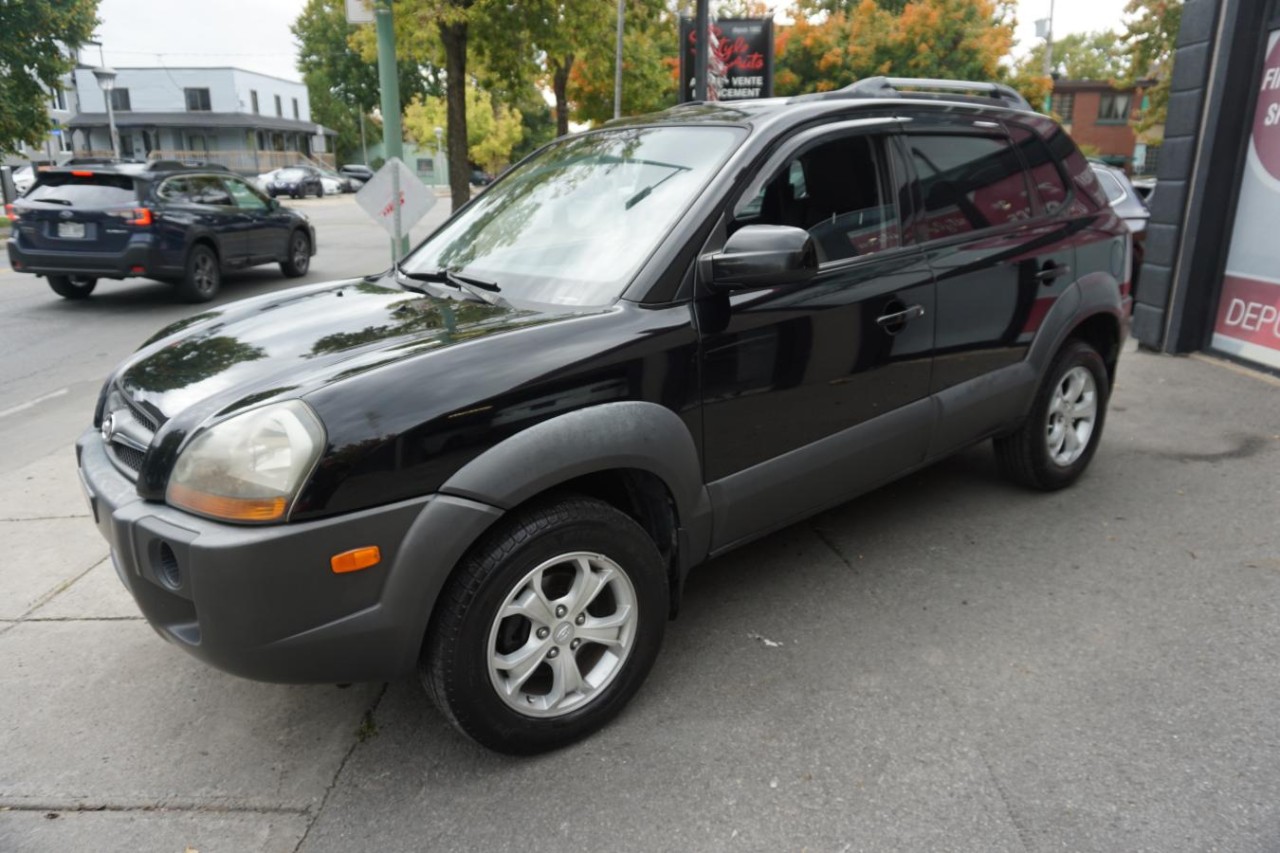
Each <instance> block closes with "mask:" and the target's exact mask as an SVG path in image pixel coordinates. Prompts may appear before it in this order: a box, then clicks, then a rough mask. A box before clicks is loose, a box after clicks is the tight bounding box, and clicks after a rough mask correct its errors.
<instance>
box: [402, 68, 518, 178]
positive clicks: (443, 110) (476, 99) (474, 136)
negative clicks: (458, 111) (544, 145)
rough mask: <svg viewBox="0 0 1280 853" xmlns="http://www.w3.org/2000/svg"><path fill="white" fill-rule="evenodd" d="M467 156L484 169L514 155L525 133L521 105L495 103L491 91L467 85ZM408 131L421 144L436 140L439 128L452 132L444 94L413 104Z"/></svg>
mask: <svg viewBox="0 0 1280 853" xmlns="http://www.w3.org/2000/svg"><path fill="white" fill-rule="evenodd" d="M466 96H467V159H468V160H469V161H470V162H473V163H476V164H478V165H479V166H480V167H481V168H482V169H484V170H486V171H489V172H496V171H498V170H499V169H501V168H502V167H503V166H505V165H506V164H507V163H508V162H510V159H511V151H512V149H514V148H515V146H516V145H517V144H518V143H519V142H520V138H521V136H523V134H524V126H523V124H522V123H521V115H520V111H519V110H518V109H515V108H514V107H508V106H507V105H506V104H495V103H494V102H493V99H492V97H491V96H490V94H489V93H488V92H486V91H484V90H483V89H480V88H479V87H478V86H475V85H471V86H468V87H467V90H466ZM404 126H405V131H406V132H407V133H408V134H409V135H410V136H411V137H413V139H414V140H415V141H416V142H417V143H418V144H419V145H430V144H431V143H432V142H434V141H435V129H436V128H437V127H443V128H444V129H445V135H446V136H447V135H448V132H449V110H448V104H447V103H446V101H445V99H444V98H425V99H423V100H421V101H415V102H414V103H412V104H410V105H409V108H408V109H407V110H406V111H405V116H404Z"/></svg>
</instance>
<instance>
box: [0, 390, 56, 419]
mask: <svg viewBox="0 0 1280 853" xmlns="http://www.w3.org/2000/svg"><path fill="white" fill-rule="evenodd" d="M70 390H71V389H70V388H60V389H58V390H57V391H54V392H53V393H52V394H45V395H44V396H43V397H36V398H35V399H34V400H28V401H27V402H25V403H19V404H18V405H16V406H14V407H13V408H12V409H5V410H4V411H3V412H0V418H7V417H9V415H16V414H17V413H18V412H25V411H26V410H27V409H33V408H35V407H36V406H38V405H40V404H41V403H43V402H45V401H47V400H53V399H55V398H57V397H61V396H63V395H64V394H66V393H67V392H68V391H70Z"/></svg>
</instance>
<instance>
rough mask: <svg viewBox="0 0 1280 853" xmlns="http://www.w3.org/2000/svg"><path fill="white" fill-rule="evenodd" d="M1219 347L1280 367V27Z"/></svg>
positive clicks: (1258, 117)
mask: <svg viewBox="0 0 1280 853" xmlns="http://www.w3.org/2000/svg"><path fill="white" fill-rule="evenodd" d="M1260 83H1261V89H1260V91H1259V94H1258V109H1257V110H1256V111H1255V113H1254V119H1253V130H1252V133H1251V135H1250V137H1249V153H1248V165H1247V166H1246V167H1245V170H1244V179H1243V181H1242V182H1241V184H1240V200H1239V202H1238V203H1237V205H1236V221H1235V228H1234V229H1233V230H1232V233H1231V250H1230V252H1229V253H1228V255H1227V271H1226V275H1225V276H1223V281H1222V296H1221V297H1220V299H1219V301H1218V316H1217V319H1216V322H1215V323H1214V326H1213V348H1214V349H1216V350H1220V351H1221V352H1224V353H1229V354H1231V355H1234V356H1237V357H1239V358H1243V359H1247V360H1249V361H1254V362H1257V363H1259V364H1262V365H1266V366H1267V367H1271V368H1276V369H1280V245H1278V244H1277V242H1276V239H1275V236H1274V231H1275V223H1276V222H1280V30H1277V31H1275V32H1273V33H1271V37H1270V39H1269V41H1268V43H1267V61H1266V62H1265V63H1264V64H1263V68H1262V74H1261V81H1260Z"/></svg>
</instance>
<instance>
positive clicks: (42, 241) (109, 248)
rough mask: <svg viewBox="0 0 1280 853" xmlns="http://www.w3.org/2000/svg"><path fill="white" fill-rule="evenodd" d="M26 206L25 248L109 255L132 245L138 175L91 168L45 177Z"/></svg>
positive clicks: (22, 232) (26, 198)
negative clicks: (133, 175)
mask: <svg viewBox="0 0 1280 853" xmlns="http://www.w3.org/2000/svg"><path fill="white" fill-rule="evenodd" d="M20 205H21V212H22V221H23V227H22V228H20V229H19V230H18V239H20V240H21V241H22V245H23V248H27V249H36V250H39V251H56V252H60V253H62V252H65V253H68V254H72V255H75V254H84V255H86V256H88V255H94V254H96V255H107V256H109V255H117V254H120V253H121V252H123V251H124V250H125V246H126V245H127V244H128V243H129V239H130V235H131V228H130V226H129V225H128V223H129V222H131V221H133V220H135V219H137V218H138V215H137V214H136V213H135V210H136V209H137V208H138V207H139V206H140V201H139V199H138V191H137V189H136V188H135V186H134V179H133V178H132V177H130V176H128V175H120V174H112V173H103V172H95V171H93V170H87V169H86V170H77V171H74V172H45V173H42V174H41V175H40V179H39V181H38V182H37V183H36V185H35V186H34V187H32V188H31V192H30V193H28V194H27V195H25V196H23V198H22V199H21V202H20Z"/></svg>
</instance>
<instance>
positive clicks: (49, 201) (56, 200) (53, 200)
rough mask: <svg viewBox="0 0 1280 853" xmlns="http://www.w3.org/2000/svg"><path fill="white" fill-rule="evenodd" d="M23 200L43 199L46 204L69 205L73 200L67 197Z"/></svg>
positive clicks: (39, 199) (40, 199) (36, 199)
mask: <svg viewBox="0 0 1280 853" xmlns="http://www.w3.org/2000/svg"><path fill="white" fill-rule="evenodd" d="M23 201H42V202H44V203H45V204H62V205H66V206H67V207H70V206H71V202H70V201H68V200H67V199H65V198H27V199H23Z"/></svg>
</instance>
